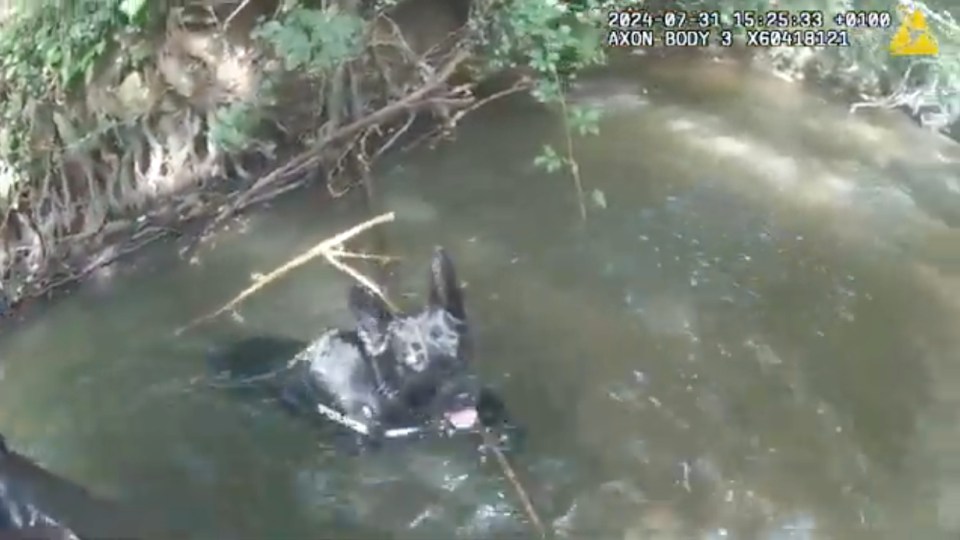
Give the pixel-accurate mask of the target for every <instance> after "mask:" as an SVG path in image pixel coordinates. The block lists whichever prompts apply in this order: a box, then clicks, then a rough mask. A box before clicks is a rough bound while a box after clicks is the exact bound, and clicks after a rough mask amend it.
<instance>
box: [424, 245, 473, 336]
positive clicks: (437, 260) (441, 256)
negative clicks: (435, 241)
mask: <svg viewBox="0 0 960 540" xmlns="http://www.w3.org/2000/svg"><path fill="white" fill-rule="evenodd" d="M430 305H431V306H434V307H439V308H442V309H445V310H447V312H449V313H450V314H451V315H453V316H454V317H456V318H458V319H460V320H466V319H467V312H466V309H465V308H464V305H463V291H462V290H461V289H460V283H459V282H458V281H457V273H456V271H455V270H454V269H453V261H452V260H450V256H449V255H447V252H446V251H445V250H444V249H443V248H442V247H439V246H438V247H436V248H434V250H433V258H432V259H431V261H430Z"/></svg>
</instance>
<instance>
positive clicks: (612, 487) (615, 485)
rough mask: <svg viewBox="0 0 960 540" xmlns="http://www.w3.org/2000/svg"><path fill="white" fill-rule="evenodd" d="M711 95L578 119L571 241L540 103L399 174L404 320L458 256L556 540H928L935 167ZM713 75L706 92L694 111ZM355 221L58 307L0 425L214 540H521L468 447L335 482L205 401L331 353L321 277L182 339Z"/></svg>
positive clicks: (659, 83) (252, 224) (34, 324)
mask: <svg viewBox="0 0 960 540" xmlns="http://www.w3.org/2000/svg"><path fill="white" fill-rule="evenodd" d="M701 67H702V66H698V65H689V64H687V65H683V64H680V63H672V64H668V65H667V64H664V65H659V66H656V65H655V66H654V67H652V68H648V69H646V70H642V71H640V72H639V73H638V74H637V75H636V76H634V75H630V76H620V77H610V78H608V79H596V80H594V81H593V82H591V83H590V84H588V85H586V86H585V87H583V88H581V89H580V95H575V96H574V97H575V98H576V99H583V100H586V101H592V102H594V103H604V102H605V101H606V100H608V99H611V100H613V102H614V103H613V107H612V109H611V110H613V111H614V113H615V114H611V115H610V116H609V117H608V118H607V120H606V121H605V125H604V131H603V133H604V135H603V136H602V137H601V138H597V139H591V140H587V141H584V143H583V144H582V145H581V147H580V148H581V150H580V154H579V155H578V157H579V158H580V161H581V165H582V168H583V171H584V177H585V179H587V182H588V189H597V190H600V191H601V192H602V193H603V194H604V199H605V200H606V203H607V204H606V205H604V206H605V207H606V208H599V207H594V208H593V209H592V210H591V216H590V219H589V221H588V222H587V223H586V224H580V223H579V222H578V221H577V212H576V203H575V201H574V199H573V196H572V185H571V182H570V181H569V179H567V178H565V177H562V176H548V175H543V174H541V173H539V172H538V171H536V170H535V169H533V167H532V165H531V156H533V155H535V154H536V153H537V151H538V149H539V147H540V145H541V144H542V141H543V137H544V134H546V135H547V136H548V137H550V136H556V135H558V129H559V126H558V125H557V124H556V121H555V119H552V118H550V117H547V116H545V115H544V114H543V113H542V112H540V111H539V110H538V109H536V108H535V107H533V106H531V105H529V104H526V103H522V102H512V103H505V104H502V105H500V106H497V107H495V108H492V109H490V110H489V112H488V114H486V115H483V116H479V117H477V118H476V119H475V121H474V122H472V123H471V124H470V125H469V126H468V127H467V128H466V129H465V130H464V131H463V133H462V134H461V135H460V136H459V138H458V141H457V142H456V143H455V144H453V145H451V146H449V147H445V148H443V149H442V150H441V151H437V152H427V151H424V152H422V153H417V154H415V155H414V156H413V157H412V158H411V157H410V156H405V157H403V158H402V160H403V166H400V165H399V164H390V163H388V164H385V166H384V167H383V170H382V171H381V182H382V186H383V191H384V193H385V197H386V203H387V205H388V206H389V207H390V208H391V209H393V210H395V211H397V212H398V214H399V221H398V223H397V224H396V225H395V226H392V227H390V228H389V229H388V232H387V236H388V237H389V240H390V245H391V250H392V251H394V252H395V253H398V254H401V255H403V256H404V261H405V262H404V264H403V267H402V274H401V275H400V276H399V278H400V279H399V281H398V290H397V292H398V293H406V292H407V291H420V290H421V289H422V283H420V282H419V278H420V277H422V276H423V275H424V271H425V269H424V268H422V267H421V265H422V264H423V262H422V261H425V260H427V257H426V254H427V253H429V250H430V249H431V247H432V246H433V245H434V244H444V245H446V246H448V247H449V248H450V250H451V252H452V253H453V255H454V256H455V258H456V259H457V263H458V267H459V268H462V269H463V270H462V274H463V275H462V278H463V279H464V280H466V281H467V292H468V295H469V296H468V309H469V310H470V311H471V316H472V320H473V321H474V322H475V324H476V334H477V343H478V347H479V350H478V354H477V357H478V367H479V369H480V371H481V372H482V373H483V374H484V375H485V377H487V378H488V379H489V380H490V381H491V382H492V383H493V384H494V385H495V386H497V387H499V388H500V389H501V390H502V391H503V392H504V393H505V396H506V399H507V402H508V403H509V404H510V406H511V408H512V409H513V411H514V414H515V416H517V417H518V418H517V419H518V420H519V421H521V422H523V423H525V424H526V425H527V426H528V429H529V431H530V435H529V440H528V444H527V446H526V449H525V452H524V453H523V454H522V455H520V456H517V457H516V459H517V463H516V466H517V468H518V470H519V471H520V472H521V474H522V475H523V477H524V479H525V481H526V483H527V487H528V488H529V490H530V491H531V495H532V496H533V498H534V500H535V501H536V504H537V506H538V508H539V509H540V510H541V512H542V514H543V517H544V520H545V521H546V522H547V523H548V524H550V525H551V526H552V527H553V529H554V530H555V531H556V532H557V534H558V535H560V536H561V537H567V538H617V539H621V538H622V539H625V540H638V539H641V538H645V539H646V538H657V539H678V538H698V539H704V540H706V539H721V538H737V539H740V538H743V539H752V538H757V539H767V540H780V539H787V538H790V539H807V538H809V539H814V538H853V539H857V538H871V539H874V538H903V537H906V535H907V534H913V535H917V534H919V535H920V536H922V537H925V538H926V537H931V538H934V537H938V536H937V535H938V534H940V533H944V534H945V533H946V532H947V530H946V529H945V528H944V527H947V526H949V525H950V522H949V520H948V519H946V518H948V517H949V515H950V510H949V509H950V506H949V505H948V504H947V505H946V506H944V504H946V503H944V502H942V501H949V500H951V499H949V494H950V493H953V492H955V491H956V488H955V487H953V488H951V486H955V485H957V479H960V476H958V475H954V476H953V480H950V477H949V475H947V476H944V477H943V478H941V472H942V471H945V470H947V469H948V467H949V466H950V465H951V463H952V461H951V459H950V458H949V456H950V455H951V452H952V451H951V450H949V449H951V448H954V449H955V448H957V447H958V446H957V443H956V442H955V441H957V440H960V439H957V437H956V435H957V433H956V423H955V421H954V419H955V414H952V413H950V411H952V410H953V407H954V406H955V404H956V403H957V402H956V400H955V399H954V398H951V396H955V395H958V392H957V388H960V385H958V384H957V382H958V381H960V379H958V378H957V376H958V375H960V373H957V370H956V369H951V366H955V365H957V363H956V362H957V360H958V359H957V358H956V356H957V354H956V352H955V351H956V350H958V349H957V339H958V338H957V336H960V333H958V332H957V323H956V321H957V320H960V319H957V315H958V314H960V310H957V309H956V308H957V306H960V288H958V287H957V286H956V285H955V282H954V281H950V279H949V277H948V276H949V275H950V272H951V268H952V270H953V271H955V269H956V266H953V267H951V261H953V262H956V261H955V258H956V253H957V251H955V247H956V246H957V243H956V242H954V241H953V240H954V236H955V235H954V233H953V230H952V229H950V225H951V223H952V221H951V220H952V218H951V215H950V214H949V207H948V205H945V204H939V205H938V204H937V203H938V202H939V201H943V200H946V197H947V196H948V195H949V193H950V185H951V184H950V181H949V180H950V179H949V178H948V177H949V176H950V175H949V171H947V170H946V169H943V168H942V160H940V158H939V157H937V156H938V155H939V152H941V150H940V149H938V148H935V147H933V146H924V145H917V144H915V143H914V147H913V150H916V152H913V153H910V154H909V155H908V153H907V152H906V151H905V150H903V148H902V145H905V144H907V143H908V142H909V141H906V139H905V136H901V132H902V129H903V128H902V127H900V126H895V128H890V127H888V126H887V125H885V124H884V123H883V121H882V120H878V121H876V122H877V123H875V124H873V125H868V124H864V123H862V122H861V121H860V120H842V121H841V120H836V118H840V117H839V116H838V110H839V109H838V108H837V107H833V106H831V105H828V104H826V103H824V102H823V101H822V100H820V99H818V98H816V97H814V96H809V95H806V94H803V93H801V92H798V91H796V90H795V89H792V90H790V91H789V92H787V91H778V90H777V89H778V88H783V87H782V86H776V85H778V84H782V83H779V82H771V81H769V80H767V79H760V78H756V77H752V76H748V75H746V74H744V73H742V72H739V71H737V72H735V73H734V72H729V71H724V69H729V68H723V67H716V66H713V67H711V68H710V70H712V71H709V70H708V71H702V70H700V68H701ZM698 70H699V71H698ZM704 73H706V74H707V75H706V76H707V77H708V79H710V80H711V81H712V82H711V84H712V86H711V84H708V85H706V86H704V87H702V88H700V89H699V90H696V91H694V90H691V89H690V86H689V84H688V83H689V80H688V79H690V78H691V77H694V75H696V76H697V77H704V76H705V75H704ZM631 92H633V94H632V95H635V96H642V99H641V98H638V99H636V100H630V99H627V98H626V97H624V96H628V97H629V96H630V95H631ZM765 107H766V108H765ZM770 111H774V112H775V114H771V113H770ZM811 119H813V120H816V121H813V120H811ZM827 123H829V124H827ZM824 125H829V126H831V127H837V129H834V130H830V129H824ZM864 126H865V127H864ZM840 127H843V128H844V129H843V130H840V129H839V128H840ZM831 133H833V134H834V135H831ZM867 135H869V136H867ZM798 141H799V142H798ZM891 141H897V142H896V144H895V143H894V142H891ZM898 144H899V145H901V147H899V148H900V149H899V150H897V149H896V148H894V147H897V145H898ZM878 148H880V149H882V150H883V151H884V152H885V151H886V150H887V149H894V150H891V152H892V154H885V155H884V156H880V157H878V151H877V150H878ZM924 152H926V153H924ZM891 155H892V156H893V157H891ZM894 163H895V165H894ZM938 163H940V164H941V165H937V164H938ZM938 175H939V176H938ZM934 176H936V177H937V178H939V179H940V184H936V183H935V182H924V181H923V179H924V178H925V177H926V178H930V177H934ZM938 185H939V186H940V187H938ZM919 186H923V189H921V188H920V187H919ZM924 190H925V191H924ZM938 190H939V191H938ZM921 192H922V194H921ZM354 203H356V201H353V200H349V198H348V200H346V201H344V204H340V205H333V206H331V205H330V204H329V201H326V200H324V198H323V196H322V190H317V191H316V192H311V193H309V194H307V196H302V197H297V198H296V199H295V200H287V201H283V202H280V203H278V204H277V207H276V208H275V209H274V210H272V211H269V212H266V213H262V214H258V215H256V216H253V217H251V218H249V222H248V223H247V224H246V225H245V226H244V229H245V230H246V232H245V233H243V232H241V231H240V230H232V231H230V232H228V233H226V234H224V235H222V236H221V237H220V238H219V239H218V242H217V246H216V248H215V249H212V250H206V251H204V252H202V253H201V254H200V256H199V264H197V265H187V264H183V263H178V262H176V261H174V260H172V259H171V258H169V257H167V256H166V255H164V254H163V253H161V252H157V253H155V254H153V255H151V256H149V257H146V258H143V259H141V260H140V261H139V263H138V265H139V267H140V268H137V269H135V270H134V271H131V272H119V273H118V275H116V276H114V277H113V278H111V280H112V284H111V285H110V286H109V287H106V288H104V287H100V288H90V287H88V288H86V289H84V290H81V291H80V292H79V294H77V295H75V296H73V297H71V298H68V299H66V300H65V301H62V302H58V303H56V304H55V305H52V306H50V307H49V309H48V310H47V312H46V313H44V314H43V317H40V318H37V319H35V320H32V321H30V322H28V323H26V324H25V325H24V326H22V327H20V328H16V329H15V330H16V331H15V332H13V333H9V334H8V335H7V336H6V339H5V340H4V341H3V343H2V344H0V347H2V350H3V355H4V358H6V359H7V360H8V362H7V363H6V364H5V366H4V369H5V376H4V377H3V379H2V380H0V425H2V426H4V429H5V430H6V431H8V434H9V436H10V437H11V438H12V439H14V440H19V441H23V444H24V445H26V448H24V451H27V452H31V453H32V454H33V455H35V456H36V457H38V458H39V459H41V460H43V461H45V462H46V463H47V464H48V465H50V466H51V467H53V468H55V469H57V470H62V471H64V472H66V473H71V476H73V477H74V478H76V479H77V480H80V481H84V482H86V483H88V484H90V485H91V487H92V488H95V489H99V490H100V491H101V492H105V493H107V494H112V495H114V496H117V497H121V498H124V499H127V500H131V501H135V502H138V503H140V504H142V505H151V506H154V507H156V508H159V509H161V510H162V511H163V512H164V513H166V514H167V515H169V516H172V517H173V518H174V519H176V520H178V521H181V522H184V523H186V524H188V525H190V526H191V527H193V528H194V529H195V530H197V531H198V533H199V534H200V536H202V537H209V538H214V537H217V538H220V537H225V536H228V535H231V534H233V535H236V536H242V537H252V536H258V535H260V536H269V537H273V538H298V537H306V536H316V534H317V533H318V531H322V532H323V534H324V535H325V537H329V538H355V537H357V535H360V534H365V535H368V536H373V537H378V538H386V537H395V538H410V539H413V538H451V537H454V538H471V539H472V538H517V537H524V536H525V535H528V534H529V532H530V528H529V527H528V525H527V524H526V523H524V517H523V515H522V512H521V511H519V510H518V508H519V507H518V505H517V504H516V503H515V499H514V498H513V494H512V492H511V491H510V486H509V484H508V483H506V482H505V481H504V480H503V478H501V475H500V472H499V470H498V469H497V468H496V466H495V465H493V464H491V463H489V462H483V461H482V460H481V459H480V456H479V455H478V454H477V452H476V451H475V446H476V441H470V440H463V441H448V442H445V443H437V444H424V445H418V446H415V447H411V448H407V449H403V450H402V451H397V452H387V453H380V454H374V455H369V456H361V457H359V458H351V457H345V456H338V455H334V454H332V453H331V452H329V449H328V448H326V447H325V446H324V445H323V441H321V440H317V439H315V438H314V437H312V436H311V434H309V433H306V432H304V430H303V427H302V425H300V424H298V423H297V422H295V421H293V420H292V419H290V418H288V417H287V416H285V415H283V414H282V413H277V412H276V411H275V410H274V408H273V407H272V406H269V405H267V404H262V406H261V404H256V403H255V404H241V403H237V402H236V401H235V400H232V399H230V398H229V397H228V396H225V395H223V394H222V393H219V392H216V391H214V390H212V389H210V388H207V387H204V386H203V385H198V384H197V383H196V381H197V376H198V375H199V374H200V373H201V372H202V365H201V363H200V359H201V358H202V357H203V354H204V353H205V352H206V350H207V349H208V348H209V347H210V346H212V345H214V344H217V343H220V342H222V341H223V340H228V339H232V338H235V337H237V336H243V335H250V334H254V333H261V332H270V333H280V334H283V335H287V336H290V337H295V338H301V339H303V338H308V337H310V336H311V335H313V334H315V333H316V332H318V330H319V329H321V328H323V327H327V326H331V325H337V324H346V323H347V321H348V317H347V314H346V313H345V312H344V310H343V308H342V306H343V297H344V294H345V291H346V286H347V284H348V281H347V279H346V278H345V277H343V276H341V275H339V274H337V273H336V272H335V271H334V270H332V269H330V268H326V267H323V266H322V265H320V264H316V265H313V266H310V267H308V268H307V269H305V270H302V271H299V272H298V273H296V274H294V275H293V276H291V277H290V278H288V279H287V280H285V281H283V282H282V283H279V284H277V285H275V286H272V288H271V289H270V290H269V292H268V293H267V294H261V295H259V296H257V297H255V298H254V299H251V300H250V301H248V302H247V303H246V304H244V306H243V307H242V309H241V314H242V322H238V321H236V320H231V319H229V318H226V319H225V320H221V321H217V322H216V323H213V324H210V325H207V326H205V327H203V328H202V329H201V330H199V331H196V332H192V333H189V334H187V335H185V336H183V337H181V338H177V339H174V338H173V337H172V336H171V333H170V332H171V330H172V329H173V328H176V327H177V326H179V325H180V324H183V323H184V322H185V321H186V320H188V319H190V318H192V317H193V316H195V315H197V314H198V313H200V312H205V311H208V310H210V309H211V308H214V307H216V306H217V305H219V304H220V303H222V302H223V301H225V300H226V299H227V298H229V297H230V296H231V295H232V294H234V293H235V292H236V291H237V290H240V289H242V288H243V287H244V286H245V285H246V284H247V283H248V280H249V275H250V274H251V273H253V272H263V271H265V270H269V269H270V268H272V267H273V266H274V265H276V264H277V261H279V260H283V259H286V258H288V257H290V256H292V255H293V254H295V253H298V252H299V251H302V250H303V249H305V248H306V247H308V246H309V245H311V244H312V243H314V242H316V241H317V240H319V239H320V238H322V237H324V236H327V235H329V234H331V233H333V232H336V231H338V230H341V229H343V228H344V227H346V226H347V225H350V224H353V223H355V222H357V221H360V220H361V219H362V213H361V210H360V205H359V204H354ZM320 208H322V211H321V210H319V209H320ZM91 312H93V313H96V314H97V315H96V318H95V319H94V318H92V317H90V313H91ZM951 404H952V405H951ZM934 413H936V414H934ZM954 469H955V468H954ZM941 490H942V491H943V493H944V494H945V495H944V496H943V498H942V499H941V502H939V503H938V498H939V497H940V495H939V492H940V491H941ZM951 490H952V491H951ZM938 504H939V505H940V507H941V508H945V510H941V515H938V514H937V512H938Z"/></svg>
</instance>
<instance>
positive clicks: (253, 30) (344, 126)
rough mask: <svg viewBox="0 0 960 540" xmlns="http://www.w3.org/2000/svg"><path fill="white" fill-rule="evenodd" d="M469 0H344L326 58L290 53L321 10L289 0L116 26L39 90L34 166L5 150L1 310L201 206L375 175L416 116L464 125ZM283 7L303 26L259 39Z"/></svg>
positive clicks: (201, 9) (195, 10)
mask: <svg viewBox="0 0 960 540" xmlns="http://www.w3.org/2000/svg"><path fill="white" fill-rule="evenodd" d="M468 2H469V0H463V1H456V2H449V1H445V0H407V1H406V2H402V3H400V4H399V5H397V6H396V7H394V8H391V9H389V10H386V11H379V12H378V11H374V10H372V9H370V8H369V7H367V6H365V5H361V3H359V2H354V0H345V1H344V2H341V3H342V4H343V6H346V7H347V11H348V12H349V10H350V9H353V10H354V13H348V14H350V15H355V18H354V20H355V21H359V22H358V23H357V32H358V35H360V36H361V37H360V40H361V41H360V44H361V46H360V47H359V50H358V52H357V53H356V54H353V55H351V56H350V57H349V59H348V60H347V61H345V62H339V63H337V64H335V65H331V66H326V67H325V68H323V69H321V68H319V67H317V64H316V63H314V64H312V65H304V64H301V65H292V66H291V65H290V58H289V56H290V55H289V54H288V55H287V57H286V58H285V57H283V51H278V47H277V43H278V42H279V41H282V40H283V39H286V40H288V41H291V40H295V39H296V38H297V37H298V36H297V35H294V31H296V30H297V24H300V27H299V28H300V30H301V31H302V32H301V34H300V35H309V31H310V29H311V27H310V24H311V23H316V20H314V21H310V20H307V19H306V18H305V17H301V18H303V19H304V20H302V21H299V22H298V20H297V19H296V18H295V15H291V14H290V13H289V12H287V11H285V9H286V8H285V7H284V4H285V3H283V2H278V1H277V0H246V1H243V2H241V1H239V0H238V1H236V2H232V1H228V2H222V1H218V2H214V1H212V0H211V1H208V2H198V3H191V4H189V5H187V4H184V5H182V6H181V7H178V8H173V9H170V10H169V13H166V14H165V18H166V25H165V26H166V27H165V28H164V29H163V30H162V31H159V32H156V35H152V36H149V37H145V36H138V37H131V36H121V37H119V38H118V44H119V46H117V47H114V50H113V51H112V52H109V53H107V54H105V55H103V58H102V60H101V61H100V62H98V67H97V69H96V72H95V76H93V77H91V78H90V80H89V82H88V83H87V84H86V86H85V88H84V90H83V91H81V92H78V93H75V94H79V95H70V96H69V99H68V100H66V101H59V102H58V101H57V100H54V99H50V100H48V101H42V100H36V101H31V102H29V103H28V104H27V107H28V108H29V111H28V112H29V113H30V114H29V120H28V125H27V127H28V139H29V144H30V148H32V149H33V152H34V155H35V156H36V159H34V162H35V164H36V166H35V167H32V168H30V170H23V169H17V168H16V167H12V166H10V164H8V163H2V164H0V165H2V167H0V188H2V190H0V191H3V192H5V193H7V195H6V196H5V197H4V196H2V195H0V215H2V216H3V220H2V222H0V313H6V314H10V313H12V312H14V311H15V309H14V308H15V306H17V305H18V304H19V303H21V302H23V301H24V300H27V299H30V298H33V297H36V296H38V295H43V294H49V293H50V292H51V291H52V290H54V289H55V288H57V287H59V286H61V285H64V284H67V283H70V282H74V281H77V280H79V279H81V278H83V277H84V276H85V275H87V274H89V273H90V272H92V271H94V270H96V269H97V268H99V267H102V266H103V265H105V264H109V263H110V262H112V261H113V260H115V259H116V258H118V257H119V256H121V255H123V254H125V253H128V252H130V251H132V250H135V249H137V248H139V247H141V246H143V245H144V244H146V243H149V242H151V241H153V240H155V239H157V238H162V237H164V236H167V235H170V234H181V232H182V231H183V229H182V227H184V226H185V224H186V223H188V222H191V221H197V220H198V218H201V219H200V221H201V222H203V218H207V219H206V222H207V223H208V225H209V227H208V229H207V231H205V232H209V230H210V229H212V228H213V226H214V225H217V224H220V223H222V222H223V221H224V220H225V219H227V218H229V217H230V216H231V215H233V214H234V213H235V212H237V211H239V210H241V209H243V208H245V207H247V206H250V205H252V204H255V203H257V202H260V201H263V200H265V199H268V198H270V197H273V196H276V195H278V194H280V193H283V192H286V191H289V190H291V189H294V188H295V187H297V186H299V185H301V184H303V183H304V182H307V181H310V180H314V179H323V180H329V182H328V185H329V187H330V189H331V190H334V191H338V192H341V191H345V190H347V189H350V188H351V187H353V186H354V185H358V184H362V183H363V182H362V179H364V178H365V177H366V174H365V173H366V171H367V169H368V167H369V164H370V163H371V162H372V161H373V159H375V158H376V157H377V156H379V155H380V154H381V153H382V152H383V151H385V150H387V149H388V148H390V147H393V146H398V145H396V144H395V143H397V141H398V140H402V136H404V135H410V133H412V130H410V128H411V126H412V125H414V119H415V118H422V117H427V118H430V119H432V120H433V121H432V122H430V123H429V124H430V125H432V126H436V125H440V126H441V127H445V128H448V129H449V128H451V127H452V126H453V124H455V123H456V121H457V120H459V118H460V117H461V116H462V114H465V112H466V111H467V110H470V109H472V108H473V107H474V106H475V105H476V104H477V101H478V100H477V98H476V97H475V94H474V91H473V90H474V85H473V84H465V83H464V80H465V79H463V78H462V77H460V75H461V74H462V73H463V69H464V67H465V65H466V63H467V60H468V59H469V58H470V52H471V51H470V46H469V41H468V38H469V36H467V35H466V34H467V26H465V25H464V23H465V22H466V18H467V14H468V12H469V3H468ZM361 11H362V12H361ZM314 13H320V12H319V11H317V12H314ZM301 15H302V14H301ZM284 17H286V19H284ZM270 22H277V25H275V26H274V27H273V30H275V31H277V35H279V33H280V32H284V31H288V32H290V34H289V35H279V37H277V36H276V35H275V37H276V40H275V41H273V42H270V41H269V40H265V39H263V35H264V33H263V30H264V28H265V26H264V24H265V23H266V24H269V23H270ZM321 22H323V21H321ZM328 22H329V21H328ZM284 25H285V26H284ZM278 29H279V30H278ZM291 29H292V30H291ZM314 31H315V29H314ZM474 37H475V36H474ZM288 53H289V51H288ZM131 57H136V59H137V61H136V62H134V63H131V62H130V61H129V60H130V58H131ZM455 76H457V77H459V79H458V80H457V81H456V82H457V83H458V84H456V85H455V84H454V78H455ZM25 112H26V111H25ZM423 113H426V114H423ZM25 116H27V115H25ZM437 120H439V122H437ZM408 130H409V131H408ZM434 134H436V133H434ZM406 139H407V140H409V139H410V137H409V136H408V137H406ZM278 164H279V165H278ZM210 218H213V219H210Z"/></svg>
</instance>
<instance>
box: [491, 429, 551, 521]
mask: <svg viewBox="0 0 960 540" xmlns="http://www.w3.org/2000/svg"><path fill="white" fill-rule="evenodd" d="M480 436H481V437H482V438H483V444H484V445H486V447H487V448H489V449H490V451H492V452H493V455H494V456H495V457H496V458H497V463H499V464H500V468H501V469H503V475H504V476H506V477H507V480H509V481H510V484H511V485H513V490H514V491H516V492H517V496H518V497H520V503H521V504H522V505H523V511H524V512H526V514H527V518H529V519H530V523H531V524H532V525H533V528H534V529H536V530H537V534H538V535H540V538H546V537H547V529H546V528H545V527H544V526H543V521H542V520H541V519H540V515H539V514H537V510H536V508H534V506H533V501H532V500H531V499H530V495H528V494H527V490H525V489H523V484H521V483H520V479H519V478H518V477H517V473H516V472H514V470H513V467H511V466H510V462H509V461H508V460H507V456H505V455H503V452H502V451H501V450H500V448H498V447H497V441H495V440H493V436H492V434H491V433H490V431H489V430H487V429H481V430H480Z"/></svg>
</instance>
